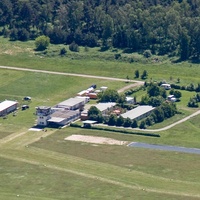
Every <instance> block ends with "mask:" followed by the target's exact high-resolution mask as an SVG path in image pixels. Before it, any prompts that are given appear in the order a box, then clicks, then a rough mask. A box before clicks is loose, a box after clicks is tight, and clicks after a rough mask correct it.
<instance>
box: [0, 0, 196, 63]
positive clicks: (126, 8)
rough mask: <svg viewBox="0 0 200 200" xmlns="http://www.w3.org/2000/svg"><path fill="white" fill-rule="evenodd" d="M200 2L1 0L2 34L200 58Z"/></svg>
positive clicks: (0, 18) (171, 0)
mask: <svg viewBox="0 0 200 200" xmlns="http://www.w3.org/2000/svg"><path fill="white" fill-rule="evenodd" d="M199 16H200V1H194V0H156V1H155V0H134V1H132V0H102V1H99V0H70V1H68V0H29V1H18V0H1V1H0V27H2V31H1V34H2V35H4V36H5V37H9V38H10V39H11V40H22V41H26V40H29V39H35V38H37V37H38V36H41V35H45V36H48V37H49V38H50V41H51V43H54V44H60V43H62V44H71V43H73V42H74V43H76V44H77V45H82V46H89V47H95V46H102V47H115V48H123V49H126V50H128V51H143V52H144V56H146V57H149V56H150V55H151V53H152V54H159V55H163V54H168V55H170V56H174V55H179V56H180V59H181V60H187V59H189V58H193V59H199V58H200V19H199Z"/></svg>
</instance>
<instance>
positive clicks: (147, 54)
mask: <svg viewBox="0 0 200 200" xmlns="http://www.w3.org/2000/svg"><path fill="white" fill-rule="evenodd" d="M143 56H144V57H145V58H150V57H151V56H152V53H151V50H145V51H144V53H143Z"/></svg>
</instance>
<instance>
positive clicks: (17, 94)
mask: <svg viewBox="0 0 200 200" xmlns="http://www.w3.org/2000/svg"><path fill="white" fill-rule="evenodd" d="M0 41H1V44H0V49H1V53H0V65H7V66H18V67H26V68H35V69H41V70H42V69H45V70H51V71H60V72H71V73H84V74H92V75H99V76H108V77H109V76H110V77H118V78H126V76H127V74H128V75H129V77H131V79H133V75H134V71H135V70H136V69H140V71H141V72H142V71H143V70H144V69H147V70H148V73H149V78H151V77H152V78H153V79H157V80H158V78H156V77H159V79H166V80H170V76H171V77H173V80H174V81H176V78H177V77H179V78H180V79H181V83H183V84H189V83H190V81H194V83H196V84H197V83H198V81H199V75H200V74H199V73H200V70H198V67H199V65H197V64H192V66H190V64H189V63H182V64H173V65H171V64H169V63H168V62H167V61H163V63H160V64H161V66H159V69H160V70H157V68H158V64H152V63H147V65H146V64H145V65H144V64H142V63H125V62H121V61H119V62H118V61H113V60H111V61H109V60H99V58H98V57H96V58H95V59H93V60H92V59H91V58H90V57H89V59H88V60H86V59H85V58H84V56H85V55H84V54H86V52H84V51H83V50H82V51H81V52H80V55H79V56H80V57H79V58H78V55H73V54H72V53H70V52H69V56H68V55H67V56H66V57H63V58H58V56H55V57H54V56H52V57H50V56H49V57H48V56H47V57H45V56H42V57H41V55H35V54H34V53H33V51H32V49H31V48H33V46H34V45H33V42H28V43H19V42H16V43H15V47H14V48H13V51H11V50H10V51H8V50H9V49H11V48H10V45H11V44H10V43H8V42H7V41H5V39H2V40H0ZM3 47H4V48H3ZM51 48H55V49H54V51H53V50H51V52H50V53H52V54H53V53H54V54H56V53H57V52H59V49H60V47H56V46H55V47H51ZM56 48H57V49H56ZM90 51H91V54H94V55H96V53H95V51H96V50H95V49H91V50H90ZM90 51H89V53H90ZM5 52H7V54H6V53H5ZM72 56H73V57H74V59H71V58H72ZM91 56H92V55H91ZM108 56H111V55H108ZM40 57H41V58H40ZM109 58H110V57H109ZM166 67H169V68H168V70H167V69H166ZM175 69H178V71H179V72H178V71H176V70H175ZM180 69H182V70H180ZM131 74H132V75H131ZM154 77H155V78H154ZM187 77H189V78H187ZM139 80H140V79H139ZM94 83H95V84H97V87H100V86H102V85H104V86H108V87H109V88H112V89H116V90H118V89H120V88H123V87H125V86H127V85H128V84H131V83H125V82H122V81H119V82H116V81H110V80H102V79H92V78H84V77H73V76H61V75H53V74H42V73H36V72H35V73H34V72H24V71H15V70H5V69H0V101H2V100H4V99H10V100H18V101H19V103H20V105H23V104H24V103H25V102H24V101H23V100H22V99H23V97H24V96H31V97H32V101H31V102H26V103H27V104H28V105H29V106H30V108H29V109H28V110H25V111H22V110H20V109H19V110H18V111H17V116H15V117H14V116H13V115H12V114H10V115H8V117H7V118H6V119H3V118H0V163H1V164H0V169H1V170H0V179H1V180H2V181H1V183H0V200H5V199H6V200H15V199H22V200H25V199H30V200H62V199H63V200H64V199H73V200H74V199H81V200H82V199H83V200H88V199H99V200H100V199H102V200H104V199H105V200H106V199H115V200H119V199H121V200H122V199H123V200H129V199H130V200H132V199H136V200H137V199H138V200H140V199H144V200H151V199H152V200H154V199H170V200H171V199H176V200H177V199H180V200H182V199H183V200H184V199H185V200H186V199H192V200H193V199H200V192H199V188H200V181H199V179H200V170H199V168H200V160H199V155H195V154H186V153H177V152H165V151H159V150H147V149H140V148H131V147H127V146H126V145H106V144H91V143H86V142H75V141H66V140H65V138H66V137H68V136H71V135H73V134H75V135H76V134H81V135H90V136H101V137H107V138H112V139H116V140H119V141H127V142H128V143H129V142H134V141H138V142H146V143H151V144H167V145H177V146H185V147H195V148H200V143H199V141H200V124H199V120H200V116H199V115H198V116H196V117H194V118H191V119H190V120H188V121H186V122H184V123H182V124H179V125H177V126H175V127H173V128H171V129H169V130H166V131H162V132H159V134H160V135H161V137H160V138H153V137H144V136H136V135H130V134H120V133H113V132H104V131H95V130H85V129H79V128H72V127H66V128H63V129H51V128H45V130H46V131H38V132H35V131H29V130H28V129H29V128H30V127H32V126H34V124H35V120H36V116H35V107H37V106H39V105H47V106H53V105H55V104H56V103H58V102H60V101H63V100H65V99H67V98H70V97H73V96H75V95H76V93H77V92H79V91H81V90H83V89H85V88H87V87H89V86H90V85H91V84H94ZM183 95H184V97H183V99H182V101H181V102H179V103H178V105H177V106H178V107H179V108H180V109H181V111H182V112H183V113H182V114H180V115H176V116H174V117H173V118H172V119H169V120H168V121H164V122H163V123H160V124H157V125H155V126H153V127H152V129H154V128H155V129H156V128H160V127H164V126H166V125H168V124H170V123H172V122H175V121H177V120H179V119H182V118H183V117H185V116H187V115H189V114H191V113H193V112H195V111H196V110H197V109H188V108H187V107H186V106H185V104H186V102H187V100H188V98H189V97H190V95H191V96H192V95H193V93H184V94H183Z"/></svg>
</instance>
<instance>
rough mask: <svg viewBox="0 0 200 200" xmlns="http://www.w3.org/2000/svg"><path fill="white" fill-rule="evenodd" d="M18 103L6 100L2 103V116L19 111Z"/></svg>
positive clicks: (0, 107) (0, 109)
mask: <svg viewBox="0 0 200 200" xmlns="http://www.w3.org/2000/svg"><path fill="white" fill-rule="evenodd" d="M17 106H18V102H17V101H10V100H5V101H3V102H1V103H0V116H4V115H7V114H9V113H10V112H13V111H15V110H16V109H17Z"/></svg>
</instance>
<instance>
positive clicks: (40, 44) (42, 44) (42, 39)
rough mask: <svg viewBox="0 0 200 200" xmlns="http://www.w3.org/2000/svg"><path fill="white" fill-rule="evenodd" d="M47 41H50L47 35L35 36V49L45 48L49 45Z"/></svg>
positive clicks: (41, 49)
mask: <svg viewBox="0 0 200 200" xmlns="http://www.w3.org/2000/svg"><path fill="white" fill-rule="evenodd" d="M49 43H50V39H49V37H47V36H45V35H42V36H39V37H37V38H36V39H35V46H36V50H38V51H43V50H45V49H46V48H47V47H48V46H49Z"/></svg>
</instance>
